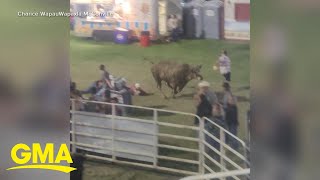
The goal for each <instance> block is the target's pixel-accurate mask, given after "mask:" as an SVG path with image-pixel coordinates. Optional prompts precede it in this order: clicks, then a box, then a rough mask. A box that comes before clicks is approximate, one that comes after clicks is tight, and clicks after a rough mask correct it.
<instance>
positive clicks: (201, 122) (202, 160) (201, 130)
mask: <svg viewBox="0 0 320 180" xmlns="http://www.w3.org/2000/svg"><path fill="white" fill-rule="evenodd" d="M204 121H205V120H204V119H203V118H201V119H199V139H200V142H199V151H200V152H199V173H200V174H205V169H204V166H203V165H204V163H205V158H204V151H205V147H204V143H203V142H204V141H205V136H204Z"/></svg>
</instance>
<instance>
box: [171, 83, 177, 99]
mask: <svg viewBox="0 0 320 180" xmlns="http://www.w3.org/2000/svg"><path fill="white" fill-rule="evenodd" d="M177 89H178V87H177V86H174V88H172V98H176V94H178V91H177Z"/></svg>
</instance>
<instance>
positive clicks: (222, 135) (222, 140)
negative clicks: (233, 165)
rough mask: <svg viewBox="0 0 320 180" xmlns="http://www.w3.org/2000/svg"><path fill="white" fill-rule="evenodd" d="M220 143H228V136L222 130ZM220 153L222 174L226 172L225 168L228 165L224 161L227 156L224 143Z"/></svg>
mask: <svg viewBox="0 0 320 180" xmlns="http://www.w3.org/2000/svg"><path fill="white" fill-rule="evenodd" d="M220 142H223V143H226V134H225V132H224V131H223V130H222V129H220ZM220 153H221V156H220V164H221V167H222V168H221V172H223V171H225V168H226V163H225V161H224V156H225V154H226V151H225V149H224V147H223V145H222V143H220Z"/></svg>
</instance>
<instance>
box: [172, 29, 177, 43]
mask: <svg viewBox="0 0 320 180" xmlns="http://www.w3.org/2000/svg"><path fill="white" fill-rule="evenodd" d="M171 39H172V41H174V42H175V41H178V40H179V29H178V28H175V29H172V32H171Z"/></svg>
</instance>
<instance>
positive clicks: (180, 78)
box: [151, 61, 203, 98]
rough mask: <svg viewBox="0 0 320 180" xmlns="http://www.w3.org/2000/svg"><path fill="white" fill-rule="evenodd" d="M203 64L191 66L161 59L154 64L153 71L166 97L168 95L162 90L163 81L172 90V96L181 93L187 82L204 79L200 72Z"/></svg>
mask: <svg viewBox="0 0 320 180" xmlns="http://www.w3.org/2000/svg"><path fill="white" fill-rule="evenodd" d="M201 67H202V66H201V65H199V66H191V65H189V64H178V63H176V62H171V61H161V62H159V63H156V64H154V63H153V65H152V67H151V72H152V75H153V77H154V79H155V81H156V83H157V88H158V89H159V90H160V92H161V93H162V94H163V96H164V97H165V98H167V96H166V95H165V94H164V93H163V91H162V82H165V83H166V85H167V86H168V87H169V88H170V89H171V90H172V97H173V98H175V96H176V94H178V93H180V92H181V91H182V89H183V88H184V87H185V86H186V85H187V83H188V82H189V81H191V80H193V79H196V78H198V79H199V80H202V79H203V77H202V76H201V75H200V74H199V73H200V69H201Z"/></svg>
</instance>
